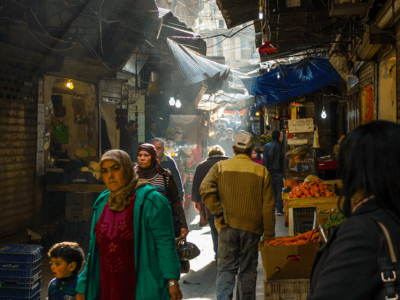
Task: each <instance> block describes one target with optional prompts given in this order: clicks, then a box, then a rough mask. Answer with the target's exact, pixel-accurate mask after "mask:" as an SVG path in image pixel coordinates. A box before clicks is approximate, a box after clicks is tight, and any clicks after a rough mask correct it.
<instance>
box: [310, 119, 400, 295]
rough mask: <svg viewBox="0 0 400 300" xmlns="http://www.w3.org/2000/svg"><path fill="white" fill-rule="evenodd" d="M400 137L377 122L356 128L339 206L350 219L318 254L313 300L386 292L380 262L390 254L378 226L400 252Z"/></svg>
mask: <svg viewBox="0 0 400 300" xmlns="http://www.w3.org/2000/svg"><path fill="white" fill-rule="evenodd" d="M399 136H400V125H398V124H395V123H391V122H387V121H373V122H370V123H368V124H366V125H362V126H360V127H358V128H356V129H355V130H354V131H352V132H351V133H350V134H349V135H348V136H347V137H346V138H345V140H344V141H343V142H342V144H341V146H340V151H339V162H338V163H339V174H340V179H342V180H343V189H342V194H341V197H340V200H339V205H340V206H341V207H342V209H343V213H344V215H345V216H346V217H347V220H346V221H345V222H343V224H342V225H340V226H339V227H338V228H337V229H336V230H335V231H334V232H333V233H332V235H331V237H330V239H329V240H328V242H327V243H326V244H325V245H324V246H323V247H322V248H321V249H320V250H319V251H318V252H317V255H316V258H315V260H314V265H313V268H312V272H311V293H310V294H309V295H308V297H307V300H317V299H321V300H322V299H323V300H329V299H332V300H336V299H341V300H357V299H360V300H361V299H363V300H365V299H374V298H375V296H376V295H377V294H378V293H379V292H380V291H382V289H383V283H382V279H381V271H380V268H379V265H378V261H377V260H378V253H379V252H381V251H382V253H383V254H385V250H384V248H382V247H381V245H380V244H379V241H380V235H379V234H378V231H377V230H376V228H375V226H374V224H376V222H377V221H378V222H381V223H382V224H383V225H385V226H386V227H387V229H388V230H389V232H390V235H391V237H392V241H393V243H394V246H395V247H396V248H397V249H400V189H399V183H400V139H399ZM397 275H400V274H397ZM388 276H390V277H392V276H393V274H392V272H389V273H388V274H386V275H385V277H388Z"/></svg>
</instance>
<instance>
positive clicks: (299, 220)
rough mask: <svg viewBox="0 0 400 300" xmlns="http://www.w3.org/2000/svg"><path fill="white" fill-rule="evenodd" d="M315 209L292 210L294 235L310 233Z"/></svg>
mask: <svg viewBox="0 0 400 300" xmlns="http://www.w3.org/2000/svg"><path fill="white" fill-rule="evenodd" d="M315 211H316V207H302V208H293V224H294V235H297V234H298V233H305V232H308V231H311V230H312V229H313V225H314V213H315Z"/></svg>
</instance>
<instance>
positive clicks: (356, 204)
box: [351, 196, 374, 214]
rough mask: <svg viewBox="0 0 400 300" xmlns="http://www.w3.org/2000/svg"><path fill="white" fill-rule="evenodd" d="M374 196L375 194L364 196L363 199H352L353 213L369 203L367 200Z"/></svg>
mask: <svg viewBox="0 0 400 300" xmlns="http://www.w3.org/2000/svg"><path fill="white" fill-rule="evenodd" d="M373 198H374V196H368V197H363V198H361V199H358V200H354V201H352V203H351V213H353V214H354V213H355V212H356V210H357V209H358V208H360V207H361V206H364V205H365V204H367V202H368V201H369V200H371V199H373Z"/></svg>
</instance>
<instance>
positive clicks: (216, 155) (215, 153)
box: [192, 145, 229, 258]
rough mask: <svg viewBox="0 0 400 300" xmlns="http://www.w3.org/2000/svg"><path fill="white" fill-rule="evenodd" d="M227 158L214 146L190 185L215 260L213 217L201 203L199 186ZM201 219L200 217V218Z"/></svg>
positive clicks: (215, 246)
mask: <svg viewBox="0 0 400 300" xmlns="http://www.w3.org/2000/svg"><path fill="white" fill-rule="evenodd" d="M227 159H229V157H227V156H225V152H224V150H223V149H222V147H221V146H219V145H215V146H212V147H211V148H210V150H209V151H208V158H207V159H206V160H204V161H202V162H201V163H200V164H199V165H198V166H197V167H196V171H195V173H194V176H193V185H192V201H193V202H194V204H195V207H196V209H197V210H198V211H200V214H205V218H206V219H207V220H208V222H209V224H210V229H211V238H212V242H213V246H214V252H215V258H216V257H217V253H218V231H217V229H216V228H215V224H214V215H213V214H212V213H211V212H210V210H209V209H208V208H207V207H206V206H205V204H204V202H202V201H201V195H200V185H201V183H202V182H203V179H204V177H206V175H207V173H208V172H209V171H210V169H211V167H212V166H213V165H215V164H216V163H217V162H219V161H221V160H227ZM200 219H201V217H200Z"/></svg>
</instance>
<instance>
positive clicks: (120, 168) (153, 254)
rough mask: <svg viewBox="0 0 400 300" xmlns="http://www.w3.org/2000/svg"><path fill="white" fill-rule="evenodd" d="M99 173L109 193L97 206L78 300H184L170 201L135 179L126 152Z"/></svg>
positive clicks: (111, 156) (107, 160) (103, 163)
mask: <svg viewBox="0 0 400 300" xmlns="http://www.w3.org/2000/svg"><path fill="white" fill-rule="evenodd" d="M100 170H101V176H102V179H103V181H104V183H105V185H106V186H107V188H108V189H107V190H105V191H104V192H103V193H101V195H100V196H99V198H98V199H97V201H96V202H95V204H94V206H93V208H94V214H93V220H92V229H91V239H90V244H89V248H90V251H89V254H88V258H87V262H86V266H85V269H84V270H83V272H82V273H81V275H80V276H79V279H78V285H77V288H76V291H77V292H78V293H77V295H76V299H77V300H85V299H86V300H94V299H115V300H120V299H124V300H129V299H132V300H144V299H162V300H169V299H174V300H175V299H182V294H181V291H180V289H179V284H178V280H179V277H180V272H179V270H180V264H179V260H178V256H177V254H176V250H175V240H174V233H173V226H172V220H171V209H170V207H169V204H168V201H167V199H166V198H165V197H164V196H162V195H160V194H159V193H158V192H157V191H156V189H155V188H153V187H152V186H151V185H149V184H148V183H147V182H146V181H144V180H140V179H138V178H137V176H136V174H135V172H134V169H133V166H132V161H131V159H130V157H129V155H128V154H127V153H126V152H124V151H122V150H111V151H108V152H106V153H105V154H104V155H103V156H102V158H101V160H100Z"/></svg>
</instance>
